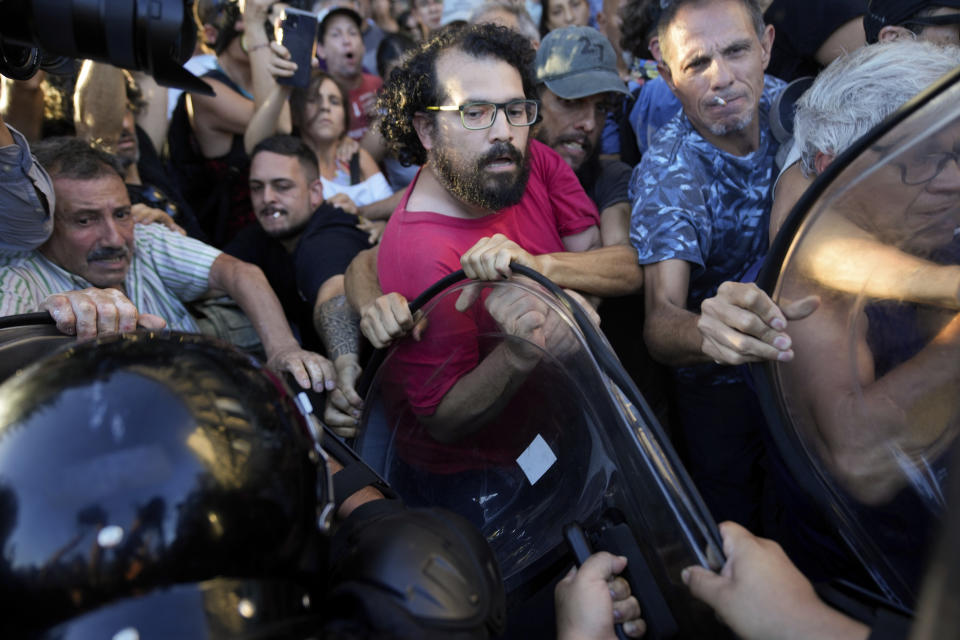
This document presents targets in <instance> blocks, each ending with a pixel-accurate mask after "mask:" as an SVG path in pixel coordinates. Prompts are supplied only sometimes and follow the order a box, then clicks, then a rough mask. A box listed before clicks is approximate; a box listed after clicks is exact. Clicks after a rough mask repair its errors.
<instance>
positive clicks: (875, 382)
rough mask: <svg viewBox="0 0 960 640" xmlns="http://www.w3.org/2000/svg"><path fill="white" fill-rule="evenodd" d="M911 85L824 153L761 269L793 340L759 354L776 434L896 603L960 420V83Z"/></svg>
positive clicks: (875, 584) (939, 508) (921, 543)
mask: <svg viewBox="0 0 960 640" xmlns="http://www.w3.org/2000/svg"><path fill="white" fill-rule="evenodd" d="M958 77H960V76H958V74H954V75H953V76H952V77H951V78H949V79H947V80H946V81H944V82H943V83H941V84H940V85H939V86H938V88H937V89H935V90H931V91H928V92H927V93H925V94H922V95H921V96H920V97H919V98H918V99H916V100H914V101H913V102H912V103H910V104H908V105H907V106H906V107H905V108H904V109H903V110H901V111H900V112H898V113H897V114H895V116H894V117H893V118H892V119H890V120H889V121H887V122H886V123H885V124H884V125H881V126H880V127H879V128H878V129H877V130H876V131H875V132H874V134H873V135H872V136H868V137H867V139H865V140H862V141H861V142H860V143H859V144H857V145H855V146H854V148H852V149H850V150H849V151H848V152H847V153H845V154H843V155H842V156H841V157H840V158H838V159H837V160H836V161H834V163H833V165H831V166H830V167H829V169H828V171H827V172H825V173H824V175H823V176H821V177H820V179H818V181H817V182H816V183H815V184H814V185H813V187H811V189H810V191H808V193H807V194H806V195H805V197H804V198H803V199H802V200H801V202H800V203H798V206H797V207H796V208H795V210H794V211H793V213H792V214H791V217H790V218H789V220H788V221H787V223H786V225H785V228H784V230H783V231H781V234H780V236H779V237H778V242H777V244H775V246H774V249H773V251H772V252H771V254H770V256H769V257H768V260H767V264H766V267H765V270H764V272H763V273H762V274H761V277H760V280H759V284H760V286H761V287H763V288H764V289H765V290H767V291H769V292H771V293H772V296H773V298H774V300H775V301H776V302H777V303H778V304H780V305H781V306H783V305H785V304H787V303H789V302H791V301H795V300H799V299H801V298H804V297H807V296H817V297H818V298H819V301H820V304H819V307H818V308H817V309H816V311H815V312H814V313H813V314H812V315H810V316H809V317H808V318H805V319H803V320H798V321H794V322H791V323H790V324H789V327H788V332H789V333H790V335H791V337H792V339H793V349H794V352H795V354H796V356H795V358H794V360H793V361H792V362H789V363H775V364H769V365H764V366H761V367H757V368H756V369H755V373H756V374H758V375H756V376H755V377H756V378H757V380H758V386H759V388H760V391H761V395H762V396H763V397H764V400H765V404H766V406H765V410H766V412H767V417H768V420H769V422H770V423H771V426H772V430H773V435H774V437H775V439H776V440H777V442H778V445H779V447H780V450H781V453H782V454H783V457H784V458H785V459H786V460H787V463H788V464H789V466H790V468H791V473H792V474H793V475H794V476H795V478H796V479H797V480H798V481H799V482H800V483H801V484H802V485H803V486H804V487H805V489H806V490H807V491H808V493H810V494H811V495H813V496H815V497H816V498H817V499H818V501H819V503H820V506H821V507H822V509H823V512H824V513H825V514H826V515H827V516H828V518H829V519H830V521H831V522H832V525H833V526H834V527H835V529H836V532H837V533H839V535H840V537H841V538H842V539H843V540H844V541H845V543H846V545H847V547H848V549H849V553H850V554H851V555H852V557H855V558H856V559H857V560H858V561H859V563H860V564H862V566H863V568H864V569H865V570H866V572H867V574H868V575H869V577H870V580H869V582H872V584H864V585H861V586H864V587H867V588H868V589H872V590H874V591H879V593H880V594H881V595H882V596H883V597H884V598H885V599H887V601H888V602H890V603H892V604H896V605H901V606H903V607H905V608H907V609H910V608H912V607H913V605H914V603H915V599H916V594H917V586H918V584H919V578H920V576H921V574H922V572H923V569H924V566H925V562H926V558H927V555H928V553H929V550H930V543H931V534H932V532H933V531H935V529H936V527H937V525H938V522H939V521H940V519H941V517H942V513H943V510H944V507H945V499H944V491H943V486H944V482H945V476H946V468H947V466H946V458H947V455H946V454H947V452H948V451H949V449H950V445H951V443H953V442H954V440H955V438H956V434H957V430H958V427H960V393H958V391H960V315H958V311H960V240H958V232H960V164H958V162H960V84H958V83H957V79H958Z"/></svg>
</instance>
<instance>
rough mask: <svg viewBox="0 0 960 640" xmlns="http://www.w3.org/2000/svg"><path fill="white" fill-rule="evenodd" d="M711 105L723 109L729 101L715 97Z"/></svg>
mask: <svg viewBox="0 0 960 640" xmlns="http://www.w3.org/2000/svg"><path fill="white" fill-rule="evenodd" d="M710 104H713V105H716V106H718V107H722V106H724V105H725V104H727V101H726V100H724V99H723V98H721V97H720V96H713V100H711V101H710Z"/></svg>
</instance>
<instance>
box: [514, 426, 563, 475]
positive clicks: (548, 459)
mask: <svg viewBox="0 0 960 640" xmlns="http://www.w3.org/2000/svg"><path fill="white" fill-rule="evenodd" d="M556 461H557V456H556V455H554V453H553V451H552V450H551V449H550V445H548V444H547V441H546V440H544V439H543V438H542V437H541V436H540V434H537V437H536V438H534V439H533V442H531V443H530V446H529V447H527V448H526V449H525V450H524V452H523V453H521V454H520V457H519V458H517V464H518V465H520V468H521V469H523V473H524V475H526V476H527V480H529V481H530V484H531V485H534V484H537V480H539V479H540V478H542V477H543V474H545V473H546V472H547V471H549V470H550V467H552V466H553V463H554V462H556Z"/></svg>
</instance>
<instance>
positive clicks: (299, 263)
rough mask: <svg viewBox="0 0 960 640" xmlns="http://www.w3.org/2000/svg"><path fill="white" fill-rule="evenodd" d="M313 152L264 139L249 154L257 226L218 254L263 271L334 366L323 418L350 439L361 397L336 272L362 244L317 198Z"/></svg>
mask: <svg viewBox="0 0 960 640" xmlns="http://www.w3.org/2000/svg"><path fill="white" fill-rule="evenodd" d="M317 165H318V163H317V156H316V155H315V154H314V153H313V151H311V150H310V148H309V147H308V146H307V145H306V143H305V142H303V140H301V139H300V138H295V137H293V136H285V135H276V136H271V137H269V138H267V139H265V140H263V141H261V142H260V143H259V144H257V146H256V147H254V149H253V151H252V152H251V154H250V199H251V202H252V204H253V212H254V214H255V215H256V216H257V224H255V225H250V226H249V227H247V228H246V229H244V230H243V231H241V232H240V233H239V234H237V237H236V238H234V239H233V240H231V241H230V244H228V245H227V246H226V247H225V249H224V251H226V252H227V253H229V254H230V255H232V256H234V257H237V258H239V259H241V260H245V261H247V262H251V263H253V264H255V265H257V266H258V267H260V268H261V269H263V272H264V274H265V275H266V277H267V280H268V281H269V282H270V286H271V287H273V289H274V291H276V292H277V297H278V298H279V299H280V304H281V305H283V310H284V313H285V314H286V316H287V319H288V320H289V321H290V323H291V325H292V326H293V327H295V329H296V331H297V333H298V334H299V338H300V342H301V344H303V345H304V347H306V348H307V349H311V350H318V351H319V350H323V351H324V352H325V353H326V355H327V357H328V358H330V360H331V361H332V362H333V364H334V367H335V368H336V370H337V388H336V389H335V390H333V391H332V392H331V393H329V394H327V404H326V410H325V411H324V416H323V418H324V421H325V422H326V423H327V424H328V425H330V426H331V427H332V428H334V429H335V430H336V431H337V432H338V433H339V434H340V435H344V436H352V435H353V426H354V425H355V424H356V421H357V417H359V415H360V406H361V401H360V397H359V396H358V395H357V393H356V391H355V390H354V383H355V381H356V379H357V377H358V376H359V375H360V363H359V360H358V347H359V340H360V328H359V318H358V317H357V315H356V314H355V313H354V312H353V311H352V310H351V308H350V306H349V305H348V304H347V301H346V298H345V296H344V291H343V272H344V271H345V270H346V268H347V265H348V264H350V261H351V260H352V259H353V257H354V256H355V255H356V254H357V253H358V252H359V251H361V250H362V249H365V248H366V247H367V246H369V245H368V243H367V234H366V233H364V232H363V231H360V230H359V229H357V227H356V217H355V216H352V215H348V214H346V213H344V211H343V210H342V209H339V208H337V207H334V206H333V205H331V204H329V202H325V201H324V199H323V185H322V184H321V183H320V176H319V173H318V171H317Z"/></svg>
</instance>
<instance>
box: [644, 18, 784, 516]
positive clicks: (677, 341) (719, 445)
mask: <svg viewBox="0 0 960 640" xmlns="http://www.w3.org/2000/svg"><path fill="white" fill-rule="evenodd" d="M658 31H659V39H660V49H661V52H662V54H663V60H662V62H661V63H660V65H659V68H660V73H661V75H662V76H663V77H664V79H665V80H666V82H667V83H668V84H669V86H670V88H671V90H672V91H673V92H674V94H676V96H677V98H678V99H679V100H680V102H681V104H682V105H683V110H682V112H681V113H678V114H677V115H676V116H675V117H674V118H673V119H672V120H671V121H670V122H668V123H667V124H666V125H664V127H663V128H662V129H661V130H660V132H659V134H658V136H657V141H656V142H655V143H654V144H653V145H652V146H651V148H650V149H649V151H648V152H647V153H646V154H644V157H643V160H642V161H641V163H640V164H639V165H638V167H637V168H636V169H635V170H634V174H633V178H632V182H631V196H632V198H633V210H632V214H631V230H630V238H631V241H632V243H633V245H634V246H635V247H636V248H637V251H638V256H639V262H640V264H641V265H644V287H645V296H646V321H645V325H644V339H645V340H646V342H647V346H648V348H649V350H650V353H651V355H653V357H654V358H655V359H657V360H659V361H661V362H663V363H664V364H666V365H668V366H669V367H671V368H672V373H673V376H672V378H673V380H672V382H673V391H674V394H675V401H676V406H677V409H678V411H677V418H678V422H679V427H680V431H681V437H682V442H681V444H680V450H681V451H682V453H683V454H684V455H685V458H686V460H685V462H686V463H687V468H688V469H689V470H690V472H691V475H692V476H693V479H694V481H695V482H696V484H697V486H698V488H699V489H700V491H701V492H702V494H703V496H704V498H705V500H706V502H707V506H708V507H710V509H711V511H712V512H713V515H714V516H715V517H716V518H717V519H718V520H734V521H736V522H739V523H741V524H744V525H747V526H758V525H759V524H760V522H759V520H758V517H759V505H760V504H761V493H762V485H763V474H762V471H761V462H762V459H763V456H764V451H763V445H762V441H761V429H762V425H763V417H762V414H761V413H760V410H759V406H758V404H757V402H756V400H755V398H754V396H753V392H752V391H751V389H750V388H749V387H748V386H747V385H746V384H745V382H744V381H743V380H742V378H741V377H740V375H739V374H738V373H737V371H736V370H735V369H733V368H732V367H724V366H720V365H718V364H716V363H714V362H712V360H711V359H710V358H708V357H706V356H705V355H704V354H703V352H702V351H701V348H700V346H701V342H702V340H703V338H702V336H701V335H700V332H699V331H698V330H697V320H698V319H699V313H700V303H701V302H702V301H703V300H704V299H705V298H707V297H710V296H712V295H713V294H714V292H715V291H716V289H717V287H718V286H719V285H720V283H722V282H724V281H727V280H740V279H742V278H743V277H744V276H745V275H746V274H747V272H748V270H749V268H750V267H751V265H753V264H754V263H756V262H757V261H759V260H760V259H761V258H762V257H763V254H764V252H765V250H766V247H767V227H768V219H769V215H770V205H771V188H772V185H773V179H774V177H775V173H774V172H775V170H776V167H775V162H774V157H775V155H776V152H777V148H778V145H777V142H776V140H775V139H774V138H773V135H772V133H771V131H770V127H769V120H768V117H767V114H768V111H769V108H770V103H771V101H772V99H773V98H774V97H775V96H776V94H777V92H778V91H780V90H782V88H783V86H784V85H783V83H782V82H781V81H779V80H777V79H775V78H772V77H769V76H765V75H764V70H765V69H766V67H767V64H768V63H769V61H770V51H771V46H772V45H773V36H774V34H773V28H772V27H769V26H765V25H764V23H763V14H762V12H761V10H760V8H759V6H758V5H757V3H756V2H755V0H676V1H675V2H673V3H671V4H670V5H669V6H667V7H666V8H665V9H664V11H663V14H662V16H661V20H660V25H659V27H658Z"/></svg>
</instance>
